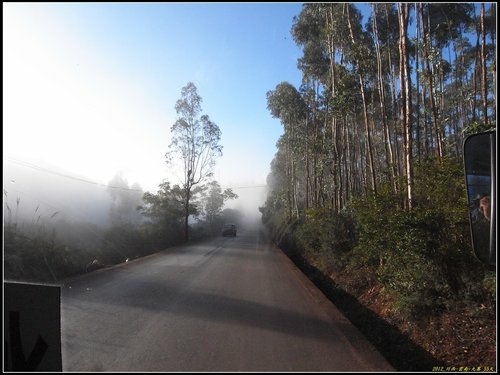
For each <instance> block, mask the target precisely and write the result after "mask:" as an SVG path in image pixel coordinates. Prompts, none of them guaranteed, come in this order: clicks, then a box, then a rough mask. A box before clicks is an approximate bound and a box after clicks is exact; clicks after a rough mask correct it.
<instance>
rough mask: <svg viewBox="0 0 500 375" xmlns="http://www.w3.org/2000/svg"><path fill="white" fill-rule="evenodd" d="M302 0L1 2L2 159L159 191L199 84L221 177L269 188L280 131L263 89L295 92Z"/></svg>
mask: <svg viewBox="0 0 500 375" xmlns="http://www.w3.org/2000/svg"><path fill="white" fill-rule="evenodd" d="M301 7H302V5H301V4H300V3H275V4H272V3H198V4H193V3H177V4H172V3H105V4H100V3H80V4H77V3H67V4H63V3H46V4H40V3H31V4H30V3H4V4H3V11H4V12H3V21H4V159H5V157H7V158H8V159H7V160H9V158H11V159H16V160H22V161H28V162H30V163H33V164H35V165H46V164H49V165H53V166H57V167H60V168H63V169H66V170H69V171H70V172H72V173H74V174H75V175H79V176H84V177H86V178H89V179H92V180H95V181H97V182H100V183H107V182H108V181H109V180H111V178H112V177H113V176H114V175H115V173H116V172H118V171H122V172H123V173H124V176H125V177H126V178H127V180H128V181H129V183H130V184H132V183H134V182H138V183H139V184H140V185H141V186H142V187H143V188H144V189H145V190H150V191H155V190H156V188H157V186H158V184H159V183H160V182H161V181H162V180H163V179H168V180H170V181H171V182H172V183H178V182H180V179H179V175H178V174H176V173H174V172H173V171H172V170H169V169H168V168H167V166H166V165H165V159H164V154H165V152H166V151H167V150H168V145H169V143H170V127H171V125H172V124H173V123H174V122H175V119H176V113H175V110H174V105H175V102H176V101H177V99H179V98H180V92H181V88H182V87H183V86H185V85H186V84H187V82H189V81H191V82H193V83H194V84H195V85H196V86H197V88H198V93H199V94H200V95H201V97H202V98H203V103H202V109H203V113H204V114H207V115H209V116H210V118H211V120H212V121H214V122H215V123H216V124H217V125H219V127H220V128H221V131H222V145H223V147H224V151H223V152H224V155H223V157H222V158H220V159H218V162H217V166H216V168H215V171H214V172H215V178H216V179H217V180H219V181H220V182H221V183H222V184H223V185H224V186H242V185H245V186H251V185H262V184H265V178H266V176H267V174H268V172H269V167H270V162H271V160H272V158H273V157H274V154H275V152H276V147H275V144H276V141H277V140H278V137H279V136H280V134H281V133H282V128H281V125H280V123H279V121H278V120H276V119H273V118H272V117H271V116H270V114H269V112H268V110H267V108H266V93H267V91H269V90H273V89H274V88H275V87H276V85H277V84H278V83H280V82H282V81H288V82H290V83H292V84H293V85H295V86H296V87H298V86H299V85H300V80H301V74H300V72H299V70H298V69H297V67H296V66H297V59H298V58H299V57H300V55H301V51H300V49H299V47H297V46H296V45H295V43H294V42H293V39H292V37H291V34H290V29H291V27H292V22H293V17H294V16H296V15H298V14H299V13H300V10H301Z"/></svg>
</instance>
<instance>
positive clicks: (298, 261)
mask: <svg viewBox="0 0 500 375" xmlns="http://www.w3.org/2000/svg"><path fill="white" fill-rule="evenodd" d="M284 252H285V254H286V251H284ZM287 255H288V256H289V258H290V259H291V260H292V261H293V262H294V263H295V265H296V266H297V267H299V268H300V269H301V270H302V272H304V273H305V274H306V276H307V277H308V278H309V279H310V280H311V281H312V282H313V283H314V284H315V285H316V286H317V287H318V288H319V289H320V290H321V291H322V292H323V293H324V294H325V295H326V296H327V297H328V299H329V300H330V301H332V303H334V305H335V306H336V307H337V308H338V309H339V310H340V311H341V312H342V313H343V314H344V315H345V317H346V318H348V319H349V320H350V321H351V322H352V323H353V324H354V325H355V326H356V328H357V329H358V330H359V331H360V332H361V333H362V334H363V335H364V336H365V337H366V338H367V339H368V340H369V341H370V342H371V343H372V344H373V346H375V348H376V349H377V350H378V351H379V352H380V353H381V354H382V355H383V356H384V357H385V358H386V359H387V360H388V361H389V362H390V364H391V365H392V366H393V367H394V368H395V369H396V370H397V371H432V369H433V367H436V366H443V367H444V366H445V363H444V362H442V361H440V360H439V359H436V358H435V357H434V356H433V355H432V354H431V353H429V352H427V351H426V350H425V349H423V348H422V347H421V346H419V345H418V344H416V343H414V342H413V341H412V340H411V339H410V338H409V337H408V336H407V335H405V334H404V333H402V332H401V331H400V330H399V329H398V328H397V327H395V326H393V325H391V324H389V323H388V322H387V321H385V320H383V319H382V318H381V317H380V316H378V315H377V314H376V313H374V312H373V311H372V310H370V309H368V308H367V307H365V306H364V305H363V304H361V303H360V302H359V301H358V300H357V298H356V297H354V296H352V295H351V294H349V293H347V292H345V291H344V290H342V289H340V288H339V287H338V286H337V285H336V284H335V283H334V281H333V280H332V279H331V278H330V277H328V275H325V274H324V273H322V272H321V271H320V270H318V269H317V268H316V267H314V266H311V265H309V264H307V262H306V261H305V260H304V259H302V258H300V256H293V255H291V254H287Z"/></svg>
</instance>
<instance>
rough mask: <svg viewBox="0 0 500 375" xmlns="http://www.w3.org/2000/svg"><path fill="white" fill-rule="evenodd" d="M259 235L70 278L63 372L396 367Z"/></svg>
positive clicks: (254, 233) (195, 246)
mask: <svg viewBox="0 0 500 375" xmlns="http://www.w3.org/2000/svg"><path fill="white" fill-rule="evenodd" d="M259 233H260V232H259V231H258V230H247V231H241V232H240V233H238V237H235V238H217V239H214V240H211V241H207V242H203V243H198V244H193V245H189V246H179V247H174V248H171V249H167V250H165V251H162V252H160V253H157V254H154V255H150V256H147V257H144V258H141V259H137V260H135V261H132V262H128V263H125V264H122V265H119V266H115V267H112V268H109V269H102V270H98V271H95V272H92V273H90V274H87V275H83V276H79V277H76V278H73V279H68V280H66V281H65V282H64V283H63V285H62V298H61V302H62V305H61V331H62V356H63V371H90V372H95V371H115V372H117V371H136V372H148V371H157V372H173V371H179V372H187V371H203V372H223V371H228V372H229V371H230V372H240V371H254V372H256V371H259V372H260V371H265V372H274V371H287V372H288V371H300V372H313V371H314V372H316V371H353V372H354V371H355V372H362V371H365V372H367V371H394V369H393V368H392V367H391V366H390V365H389V364H388V362H387V361H386V360H385V359H384V358H383V357H382V356H381V355H380V354H379V353H378V352H377V351H376V350H375V349H374V348H373V347H372V346H371V344H369V343H368V341H367V340H366V339H365V338H364V337H363V336H362V335H361V334H360V333H359V332H358V331H357V330H356V328H355V327H353V326H352V325H351V324H350V322H349V321H348V320H347V319H346V318H345V317H344V316H343V315H342V314H341V313H340V312H339V311H338V310H337V309H336V308H335V307H334V306H333V304H332V303H331V302H330V301H328V300H327V299H326V298H325V297H324V295H323V294H322V293H321V292H320V291H319V290H318V289H317V288H316V287H314V285H312V283H311V282H310V281H309V280H308V279H307V278H306V277H305V276H304V275H303V274H302V273H301V272H300V271H299V270H298V269H297V268H296V267H295V266H294V265H293V264H292V262H291V261H290V260H289V259H288V258H287V257H286V256H285V255H284V254H283V253H282V252H281V251H280V250H279V249H277V248H275V247H274V246H272V245H271V244H270V243H269V242H267V241H265V240H264V239H263V238H262V237H261V236H260V235H259Z"/></svg>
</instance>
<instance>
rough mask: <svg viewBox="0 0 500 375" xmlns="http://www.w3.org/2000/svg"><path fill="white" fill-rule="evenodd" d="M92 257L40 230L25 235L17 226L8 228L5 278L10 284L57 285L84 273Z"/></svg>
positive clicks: (5, 250) (7, 226)
mask: <svg viewBox="0 0 500 375" xmlns="http://www.w3.org/2000/svg"><path fill="white" fill-rule="evenodd" d="M88 259H89V255H88V254H86V253H84V252H82V251H81V250H79V249H75V248H70V247H68V246H66V245H64V244H62V243H61V242H59V241H58V240H57V239H56V238H55V235H54V234H49V233H48V232H46V231H44V230H39V231H38V232H37V233H36V234H34V235H26V234H25V233H21V232H20V231H19V230H18V228H17V227H16V226H15V225H9V224H8V225H6V226H5V228H4V277H5V279H7V280H16V281H30V282H55V281H57V280H60V279H63V278H65V277H69V276H72V275H75V274H78V273H80V272H82V271H83V269H84V266H85V264H86V263H87V262H88Z"/></svg>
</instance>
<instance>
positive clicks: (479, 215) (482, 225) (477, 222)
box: [471, 194, 491, 260]
mask: <svg viewBox="0 0 500 375" xmlns="http://www.w3.org/2000/svg"><path fill="white" fill-rule="evenodd" d="M490 215H491V209H490V196H489V195H486V194H478V195H477V196H476V198H475V199H474V200H473V201H472V204H471V221H472V236H473V242H474V250H475V252H476V254H477V256H478V257H479V258H480V259H483V260H488V258H489V247H490V220H491V219H490Z"/></svg>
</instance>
